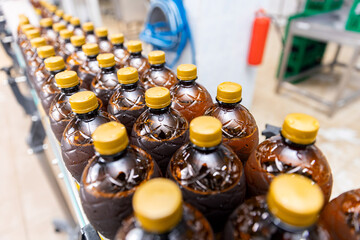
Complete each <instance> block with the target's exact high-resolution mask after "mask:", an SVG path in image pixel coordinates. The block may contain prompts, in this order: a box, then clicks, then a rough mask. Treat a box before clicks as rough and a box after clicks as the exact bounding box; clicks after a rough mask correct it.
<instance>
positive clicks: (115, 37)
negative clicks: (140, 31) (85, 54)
mask: <svg viewBox="0 0 360 240" xmlns="http://www.w3.org/2000/svg"><path fill="white" fill-rule="evenodd" d="M110 41H111V44H112V45H113V48H112V53H114V56H115V61H116V65H117V68H118V69H120V68H122V67H124V66H125V63H126V59H127V58H128V57H129V52H128V51H127V50H126V48H125V46H124V34H122V33H118V34H112V35H110Z"/></svg>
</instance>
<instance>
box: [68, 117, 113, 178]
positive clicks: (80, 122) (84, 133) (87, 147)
mask: <svg viewBox="0 0 360 240" xmlns="http://www.w3.org/2000/svg"><path fill="white" fill-rule="evenodd" d="M110 121H117V120H116V118H115V117H113V116H111V115H110V114H108V113H107V112H103V111H101V110H94V111H92V112H90V113H87V114H77V115H76V116H75V118H73V119H71V120H70V122H69V124H68V125H67V126H66V128H65V130H64V134H63V137H62V138H61V150H62V157H63V160H64V163H65V165H66V167H67V169H68V170H69V172H70V173H71V175H72V176H73V177H74V178H75V179H76V180H77V181H78V182H80V180H81V174H82V172H83V170H84V168H85V166H86V164H87V163H88V160H89V159H90V158H92V157H93V156H94V154H95V151H94V147H93V143H92V139H91V134H92V133H93V132H94V131H95V129H96V128H97V127H98V126H100V125H101V124H103V123H107V122H110Z"/></svg>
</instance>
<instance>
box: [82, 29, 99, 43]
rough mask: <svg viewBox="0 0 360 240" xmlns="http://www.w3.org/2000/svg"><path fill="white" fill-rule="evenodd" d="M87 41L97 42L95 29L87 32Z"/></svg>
mask: <svg viewBox="0 0 360 240" xmlns="http://www.w3.org/2000/svg"><path fill="white" fill-rule="evenodd" d="M85 42H86V43H97V38H96V36H95V34H94V32H93V31H91V32H86V36H85Z"/></svg>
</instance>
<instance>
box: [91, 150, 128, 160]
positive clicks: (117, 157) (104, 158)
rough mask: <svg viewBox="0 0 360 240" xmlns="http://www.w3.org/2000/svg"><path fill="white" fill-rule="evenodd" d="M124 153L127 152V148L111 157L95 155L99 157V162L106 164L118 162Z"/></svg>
mask: <svg viewBox="0 0 360 240" xmlns="http://www.w3.org/2000/svg"><path fill="white" fill-rule="evenodd" d="M126 152H127V148H125V149H124V150H122V151H120V152H118V153H115V154H113V155H102V154H99V153H97V154H98V155H99V156H100V158H99V162H102V163H107V162H114V161H118V160H120V159H121V158H122V157H123V156H124V155H125V154H126Z"/></svg>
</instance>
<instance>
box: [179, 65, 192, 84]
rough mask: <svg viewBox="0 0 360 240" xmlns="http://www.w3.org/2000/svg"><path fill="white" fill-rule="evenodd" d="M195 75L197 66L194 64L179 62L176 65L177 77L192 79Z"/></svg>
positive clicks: (184, 79)
mask: <svg viewBox="0 0 360 240" xmlns="http://www.w3.org/2000/svg"><path fill="white" fill-rule="evenodd" d="M196 77H197V68H196V66H195V65H194V64H181V65H179V66H178V67H177V78H178V79H180V80H183V81H190V80H194V79H196Z"/></svg>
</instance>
